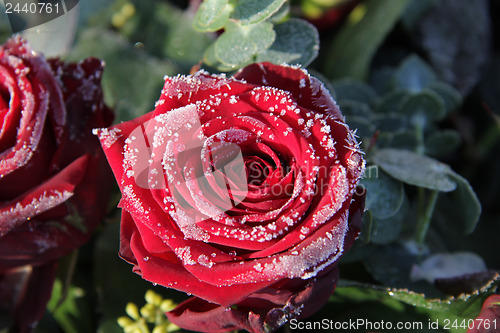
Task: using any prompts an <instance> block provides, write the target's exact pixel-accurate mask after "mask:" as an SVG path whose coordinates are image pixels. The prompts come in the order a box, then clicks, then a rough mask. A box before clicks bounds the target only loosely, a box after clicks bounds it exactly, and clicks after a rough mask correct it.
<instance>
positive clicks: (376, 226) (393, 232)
mask: <svg viewBox="0 0 500 333" xmlns="http://www.w3.org/2000/svg"><path fill="white" fill-rule="evenodd" d="M402 207H403V206H402ZM402 210H403V208H401V209H400V210H399V211H398V212H397V214H395V215H393V216H391V217H388V218H385V219H380V218H376V217H374V218H373V221H372V228H371V236H370V240H371V242H372V243H373V244H390V243H392V242H395V241H397V240H398V239H399V237H400V235H401V232H402V231H403V227H404V224H405V222H406V221H405V212H403V211H402Z"/></svg>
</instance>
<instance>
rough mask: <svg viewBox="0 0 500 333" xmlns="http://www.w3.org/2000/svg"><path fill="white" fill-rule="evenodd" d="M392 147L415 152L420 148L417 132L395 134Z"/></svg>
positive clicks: (405, 131) (406, 131) (408, 131)
mask: <svg viewBox="0 0 500 333" xmlns="http://www.w3.org/2000/svg"><path fill="white" fill-rule="evenodd" d="M390 146H391V148H397V149H406V150H410V151H415V150H416V149H417V147H418V139H417V135H416V133H415V131H410V130H402V131H399V132H396V133H393V135H392V139H391V144H390Z"/></svg>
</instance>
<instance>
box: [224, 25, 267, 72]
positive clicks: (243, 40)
mask: <svg viewBox="0 0 500 333" xmlns="http://www.w3.org/2000/svg"><path fill="white" fill-rule="evenodd" d="M275 38H276V34H275V32H274V30H273V25H272V23H269V22H262V23H258V24H252V25H248V26H241V25H238V24H234V23H232V24H229V25H228V26H227V27H226V31H225V32H224V33H223V34H222V35H221V36H220V37H219V38H218V39H217V40H216V41H215V46H214V54H215V58H216V59H217V60H218V61H220V62H221V63H222V64H223V65H225V66H229V67H235V68H236V67H238V66H240V65H242V64H244V63H246V62H249V61H250V60H251V59H252V57H253V56H255V54H256V53H258V52H262V51H264V50H266V49H267V48H268V47H269V46H271V44H272V43H273V42H274V39H275Z"/></svg>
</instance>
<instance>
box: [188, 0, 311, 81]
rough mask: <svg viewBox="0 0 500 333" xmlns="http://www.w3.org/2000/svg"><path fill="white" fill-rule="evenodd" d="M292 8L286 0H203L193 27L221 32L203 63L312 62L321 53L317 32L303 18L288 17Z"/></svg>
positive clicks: (228, 66)
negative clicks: (319, 51)
mask: <svg viewBox="0 0 500 333" xmlns="http://www.w3.org/2000/svg"><path fill="white" fill-rule="evenodd" d="M289 8H290V7H289V5H288V3H286V1H285V0H266V1H219V0H210V1H204V2H203V3H202V4H201V6H200V8H199V9H198V11H197V13H196V15H195V17H194V20H193V27H194V28H195V29H196V30H198V31H201V32H213V31H218V30H220V31H222V34H221V35H220V36H219V37H218V38H217V39H216V40H215V41H214V42H213V43H212V44H211V45H210V46H209V47H208V48H207V49H206V51H205V54H204V56H203V62H204V63H205V64H207V65H208V66H212V67H216V68H217V69H219V70H221V71H233V70H236V69H239V68H241V67H243V66H245V65H247V64H249V63H251V62H254V61H258V62H261V61H269V62H273V63H277V64H283V63H288V64H296V65H302V66H307V65H309V64H310V63H311V62H312V61H313V60H314V58H316V56H317V54H318V49H319V38H318V33H317V31H316V29H315V28H314V26H312V25H311V24H309V23H307V22H306V21H304V20H301V19H297V18H294V19H288V20H286V16H287V14H288V11H289Z"/></svg>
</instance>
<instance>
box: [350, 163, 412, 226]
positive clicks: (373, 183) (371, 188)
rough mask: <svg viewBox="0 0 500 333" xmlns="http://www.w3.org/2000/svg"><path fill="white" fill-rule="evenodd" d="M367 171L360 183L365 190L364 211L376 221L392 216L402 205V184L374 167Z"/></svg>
mask: <svg viewBox="0 0 500 333" xmlns="http://www.w3.org/2000/svg"><path fill="white" fill-rule="evenodd" d="M368 170H369V171H370V172H366V173H365V177H363V179H361V182H360V184H361V186H363V188H364V189H366V203H365V205H366V209H369V210H370V211H371V212H372V214H373V216H374V217H375V218H378V219H387V218H389V217H391V216H394V215H395V214H396V213H397V212H398V211H399V208H400V207H401V204H402V203H403V198H404V188H403V184H402V183H401V182H399V181H397V180H395V179H394V178H392V177H390V176H389V175H387V174H386V173H385V172H383V171H382V170H379V169H378V168H376V167H375V168H369V169H368Z"/></svg>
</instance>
